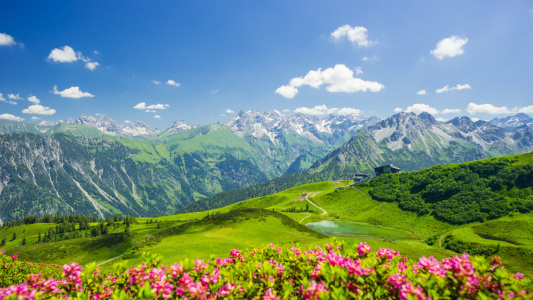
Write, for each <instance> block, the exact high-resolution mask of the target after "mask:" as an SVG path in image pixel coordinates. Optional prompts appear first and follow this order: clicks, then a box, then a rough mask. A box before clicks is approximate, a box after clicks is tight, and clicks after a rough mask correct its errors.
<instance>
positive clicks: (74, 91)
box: [52, 85, 94, 98]
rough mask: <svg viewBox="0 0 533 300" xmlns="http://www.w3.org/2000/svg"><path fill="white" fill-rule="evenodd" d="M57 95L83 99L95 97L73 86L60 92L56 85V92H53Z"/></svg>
mask: <svg viewBox="0 0 533 300" xmlns="http://www.w3.org/2000/svg"><path fill="white" fill-rule="evenodd" d="M52 92H53V93H54V94H56V95H61V97H63V98H83V97H94V95H93V94H91V93H87V92H82V91H81V90H80V88H79V87H77V86H72V87H69V88H68V89H66V90H63V91H58V90H57V85H54V90H53V91H52Z"/></svg>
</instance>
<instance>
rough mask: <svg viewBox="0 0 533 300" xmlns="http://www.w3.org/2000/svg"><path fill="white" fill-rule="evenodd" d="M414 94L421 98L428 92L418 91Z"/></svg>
mask: <svg viewBox="0 0 533 300" xmlns="http://www.w3.org/2000/svg"><path fill="white" fill-rule="evenodd" d="M416 94H417V95H419V96H423V95H427V94H428V92H427V91H426V90H420V91H418V92H416Z"/></svg>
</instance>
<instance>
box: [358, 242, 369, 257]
mask: <svg viewBox="0 0 533 300" xmlns="http://www.w3.org/2000/svg"><path fill="white" fill-rule="evenodd" d="M370 252H372V247H370V246H369V245H368V244H367V243H365V242H361V243H360V244H359V246H357V254H359V256H364V255H366V254H367V253H370Z"/></svg>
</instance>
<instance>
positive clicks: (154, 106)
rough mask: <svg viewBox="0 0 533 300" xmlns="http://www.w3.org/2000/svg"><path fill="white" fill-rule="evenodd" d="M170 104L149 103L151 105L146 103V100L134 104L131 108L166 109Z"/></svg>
mask: <svg viewBox="0 0 533 300" xmlns="http://www.w3.org/2000/svg"><path fill="white" fill-rule="evenodd" d="M169 107H170V105H168V104H151V105H146V102H141V103H139V104H137V105H135V106H134V107H133V108H135V109H146V110H153V109H161V110H162V109H167V108H169Z"/></svg>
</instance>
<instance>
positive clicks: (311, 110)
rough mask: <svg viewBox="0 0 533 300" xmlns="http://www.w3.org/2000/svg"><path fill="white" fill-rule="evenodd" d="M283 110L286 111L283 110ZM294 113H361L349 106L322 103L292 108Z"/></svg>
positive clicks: (313, 114) (343, 114)
mask: <svg viewBox="0 0 533 300" xmlns="http://www.w3.org/2000/svg"><path fill="white" fill-rule="evenodd" d="M283 111H288V109H287V110H283ZM294 112H295V113H301V114H306V115H312V116H321V115H328V114H338V115H341V116H347V115H352V114H357V115H359V114H361V110H359V109H356V108H351V107H343V108H336V107H332V108H328V107H327V106H326V105H325V104H324V105H317V106H315V107H299V108H297V109H295V110H294Z"/></svg>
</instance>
